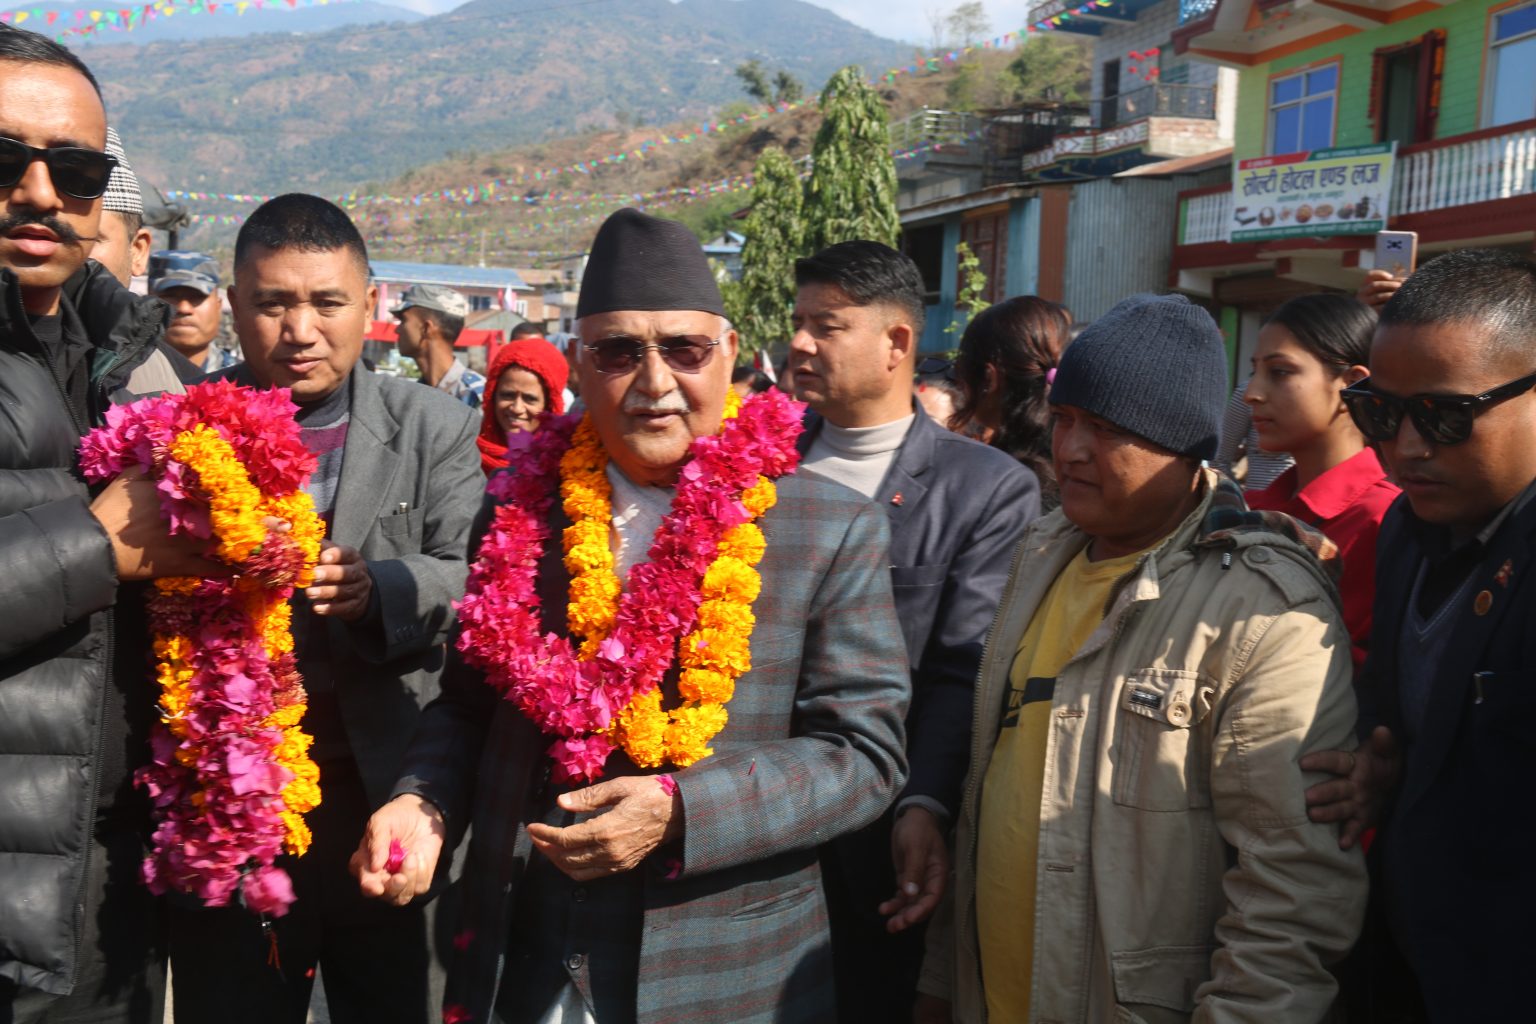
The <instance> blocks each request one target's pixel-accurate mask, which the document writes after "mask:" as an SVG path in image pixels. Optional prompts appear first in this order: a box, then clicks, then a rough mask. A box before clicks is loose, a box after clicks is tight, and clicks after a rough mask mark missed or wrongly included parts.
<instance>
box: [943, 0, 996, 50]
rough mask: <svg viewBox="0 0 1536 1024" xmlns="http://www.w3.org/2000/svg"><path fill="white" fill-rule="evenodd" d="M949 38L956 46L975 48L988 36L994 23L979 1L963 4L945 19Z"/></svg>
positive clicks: (974, 0)
mask: <svg viewBox="0 0 1536 1024" xmlns="http://www.w3.org/2000/svg"><path fill="white" fill-rule="evenodd" d="M944 24H945V27H946V28H948V29H949V38H950V40H951V41H952V42H953V43H954V44H955V45H956V46H974V45H975V44H976V43H978V42H980V41H981V40H982V38H984V37H985V36H986V34H987V30H988V29H989V28H991V27H992V23H991V22H990V21H989V20H988V19H987V9H986V7H984V6H983V5H982V4H981V3H980V2H978V0H971V2H970V3H964V4H961V5H960V6H959V7H956V8H955V9H954V10H952V11H950V12H949V15H948V16H947V17H946V18H945V19H944Z"/></svg>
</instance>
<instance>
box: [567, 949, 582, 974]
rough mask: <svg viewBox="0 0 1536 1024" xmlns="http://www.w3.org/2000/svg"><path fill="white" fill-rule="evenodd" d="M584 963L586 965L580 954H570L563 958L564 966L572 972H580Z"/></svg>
mask: <svg viewBox="0 0 1536 1024" xmlns="http://www.w3.org/2000/svg"><path fill="white" fill-rule="evenodd" d="M584 963H586V958H585V957H583V956H582V955H581V954H580V953H572V954H571V955H570V956H568V957H566V958H565V966H567V967H569V968H570V969H571V970H573V971H579V970H581V965H582V964H584Z"/></svg>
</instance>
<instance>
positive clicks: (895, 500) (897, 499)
mask: <svg viewBox="0 0 1536 1024" xmlns="http://www.w3.org/2000/svg"><path fill="white" fill-rule="evenodd" d="M891 504H892V505H897V506H899V505H901V492H900V491H897V492H896V493H895V494H893V495H891Z"/></svg>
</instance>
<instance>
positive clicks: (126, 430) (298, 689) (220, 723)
mask: <svg viewBox="0 0 1536 1024" xmlns="http://www.w3.org/2000/svg"><path fill="white" fill-rule="evenodd" d="M295 410H296V407H295V406H294V405H293V403H292V402H291V401H290V400H289V397H288V392H287V391H286V390H270V391H258V390H254V389H250V388H243V387H237V386H236V385H234V384H232V383H229V382H223V381H221V382H214V383H208V384H200V385H193V386H192V387H191V388H189V389H188V390H187V393H186V394H185V395H174V396H165V397H159V398H149V399H144V400H142V401H139V402H135V403H134V404H132V405H128V406H117V407H114V408H113V409H111V410H109V411H108V413H107V425H106V426H105V427H103V428H101V429H99V430H95V431H92V432H91V433H90V434H88V435H87V436H86V437H85V438H84V439H83V440H82V442H81V445H80V460H81V467H82V469H83V471H84V473H85V475H86V478H87V479H89V480H95V481H101V480H107V479H110V478H111V477H114V476H116V475H118V474H120V473H122V472H123V471H124V470H126V469H129V468H132V467H139V468H142V469H144V470H145V471H147V472H148V473H149V475H150V476H151V477H152V478H153V479H154V480H155V481H156V487H157V489H158V491H159V493H160V496H161V511H162V513H163V514H164V516H165V518H166V520H167V521H168V523H169V529H170V532H171V533H172V534H182V535H191V536H195V537H200V538H211V537H212V536H213V533H214V525H215V524H214V521H213V519H212V518H211V515H210V495H208V494H207V493H205V492H204V491H203V490H202V489H201V488H200V486H199V480H198V479H197V474H196V473H194V472H192V471H191V470H190V469H189V468H188V467H187V466H186V465H184V464H182V463H180V462H177V461H175V460H174V459H172V458H171V455H170V451H169V449H170V446H171V445H172V443H173V442H174V441H175V439H176V438H178V437H180V436H182V435H184V434H186V433H187V432H189V431H192V430H193V429H194V428H198V427H202V428H211V429H212V430H213V431H215V432H216V433H217V434H218V435H219V437H221V438H223V440H224V441H225V442H228V444H229V446H230V448H231V449H233V452H234V454H235V456H236V458H237V460H238V462H239V463H240V464H241V466H242V467H243V468H244V470H245V472H246V474H247V475H248V476H249V478H250V481H251V483H252V484H253V485H254V486H255V487H256V488H257V489H259V490H260V492H261V493H262V495H264V496H274V497H282V496H288V495H295V494H297V492H299V491H300V490H301V488H302V487H303V485H304V483H305V481H306V480H307V478H308V476H309V474H310V473H311V472H312V471H313V470H314V466H315V460H314V456H313V455H312V454H311V453H310V452H309V450H308V449H306V448H305V447H304V445H303V443H302V441H301V440H300V437H299V430H298V425H297V423H296V422H295V421H294V418H293V415H294V412H295ZM305 507H306V508H307V502H306V503H305ZM244 512H245V513H246V514H249V515H256V514H257V513H256V510H254V509H251V510H244ZM318 525H319V524H318V520H316V521H314V522H312V523H309V524H295V536H289V535H285V534H267V538H266V540H265V541H264V542H263V543H262V545H261V547H260V549H259V550H257V551H256V552H255V553H253V555H252V556H251V557H250V558H249V559H248V560H247V561H246V562H245V563H244V564H243V565H241V566H239V567H238V568H239V570H240V575H239V576H236V577H232V578H229V579H205V580H201V581H199V580H185V581H181V583H179V584H178V583H176V582H174V581H161V584H160V586H159V589H158V592H157V593H156V594H155V595H154V596H153V597H152V598H151V600H150V606H149V611H150V624H151V628H152V631H153V633H154V634H155V635H156V647H157V649H156V652H155V653H156V656H157V658H158V659H159V661H160V672H161V682H162V688H164V684H165V683H166V682H167V675H169V676H170V677H171V685H172V686H175V687H176V688H177V690H178V692H183V693H184V695H185V707H182V708H179V709H177V710H176V711H172V710H171V709H169V708H167V707H166V706H165V705H162V707H161V713H162V718H163V719H165V720H167V721H174V722H175V725H176V730H177V732H173V731H172V729H171V728H168V726H167V725H166V724H163V723H162V724H157V725H156V727H155V730H154V733H153V736H152V738H151V749H152V760H151V763H150V764H149V765H147V766H145V767H143V768H141V769H139V770H138V771H137V772H136V773H135V782H136V783H137V784H139V785H141V786H143V787H144V788H145V789H146V790H147V791H148V792H149V794H150V797H151V799H152V802H153V806H154V809H155V816H156V818H157V824H156V828H155V833H154V837H153V846H154V849H153V852H152V853H151V854H150V856H149V858H148V859H147V860H146V861H145V862H144V865H143V877H144V881H145V883H146V884H147V885H148V886H149V888H150V889H151V890H152V891H153V892H155V893H157V894H160V893H165V892H167V891H172V890H174V891H177V892H183V893H188V894H191V895H194V896H196V897H198V898H200V899H201V900H203V902H204V903H206V904H208V905H210V906H223V905H226V904H228V903H229V902H230V901H231V899H233V898H234V897H235V896H236V894H238V895H239V896H240V897H241V899H242V900H243V902H244V904H245V905H246V907H247V908H248V909H250V910H251V911H253V912H255V913H260V914H272V915H281V914H283V913H285V912H286V911H287V908H288V906H289V904H291V903H292V902H293V886H292V883H291V881H290V879H289V877H288V875H287V873H286V872H284V871H283V870H282V869H280V868H278V867H276V866H275V865H274V863H273V862H274V860H275V859H276V857H277V856H278V854H279V853H281V852H282V851H283V848H284V842H285V839H286V838H287V837H288V835H289V824H288V822H286V821H285V819H284V812H285V806H286V805H285V801H284V796H283V793H284V789H285V788H286V787H288V785H289V784H290V783H291V782H292V781H293V780H294V772H293V771H292V770H291V769H290V768H289V767H288V766H287V765H286V764H285V763H284V762H283V761H282V760H281V759H280V757H279V756H278V751H279V750H280V748H281V747H282V746H283V744H284V743H285V740H288V741H290V742H291V741H292V738H293V735H294V734H298V733H297V724H296V721H295V722H294V723H293V724H292V725H291V726H290V728H289V729H288V730H285V728H281V727H275V726H273V725H272V724H269V719H270V718H271V717H272V716H273V715H274V714H277V715H279V716H280V717H284V716H286V717H289V718H293V719H297V717H298V714H299V713H301V712H302V707H300V706H298V705H300V704H301V703H302V701H303V699H304V691H303V687H302V681H301V679H300V677H299V673H298V671H297V668H296V666H295V663H294V657H293V654H292V653H291V651H288V650H285V651H282V652H281V653H279V654H277V656H276V657H273V656H271V655H270V654H269V651H268V646H269V642H270V641H271V640H272V639H273V638H272V637H271V636H269V635H268V633H269V631H273V630H281V632H282V636H283V638H284V639H285V640H286V638H287V617H286V614H278V615H275V616H274V617H273V618H271V619H270V621H269V620H268V618H267V616H268V615H271V614H272V612H273V609H274V608H277V606H278V605H280V604H281V603H283V602H286V601H287V599H288V597H289V596H290V595H291V594H292V591H293V586H294V584H295V583H296V582H297V581H298V580H299V579H300V577H301V576H302V575H303V574H304V573H305V572H306V570H307V568H308V566H307V565H306V562H312V559H313V552H312V551H311V552H309V553H308V554H306V550H305V546H306V544H308V546H309V547H310V548H314V547H317V546H318ZM306 528H307V529H308V530H309V532H312V533H313V534H314V536H312V537H309V538H308V539H307V541H305V542H300V541H298V540H297V534H298V533H300V532H302V531H304V530H305V529H306ZM277 611H278V612H282V611H283V609H281V608H277ZM264 626H265V629H264ZM183 642H187V643H186V644H185V647H186V649H185V650H181V651H180V653H178V654H174V655H173V654H170V653H168V652H167V651H166V650H165V648H167V647H169V646H173V645H174V646H178V647H179V646H180V645H181V644H182V643H183ZM178 665H179V666H181V670H180V675H181V676H190V678H187V679H185V685H184V686H183V685H181V683H180V682H178V681H177V680H178V678H179V677H178V675H177V666H178ZM178 733H179V736H178ZM298 735H302V734H298ZM304 743H305V745H307V739H306V740H305V741H304ZM295 757H296V759H302V760H303V761H305V762H306V763H308V760H307V754H305V753H304V751H303V750H302V749H300V750H299V751H298V752H297V754H296V755H295ZM311 765H312V763H311ZM305 835H306V838H307V830H306V832H305Z"/></svg>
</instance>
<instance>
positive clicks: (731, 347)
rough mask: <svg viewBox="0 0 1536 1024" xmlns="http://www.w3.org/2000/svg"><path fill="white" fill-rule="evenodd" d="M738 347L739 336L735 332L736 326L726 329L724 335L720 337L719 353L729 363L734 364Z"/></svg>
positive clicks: (739, 342)
mask: <svg viewBox="0 0 1536 1024" xmlns="http://www.w3.org/2000/svg"><path fill="white" fill-rule="evenodd" d="M740 349H741V336H740V335H738V334H737V333H736V328H734V327H732V328H731V329H730V330H728V331H726V332H725V336H724V337H722V338H721V339H720V354H721V355H722V356H724V357H725V361H726V362H727V363H728V364H729V365H731V366H735V365H736V353H737V352H738V351H739V350H740Z"/></svg>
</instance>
